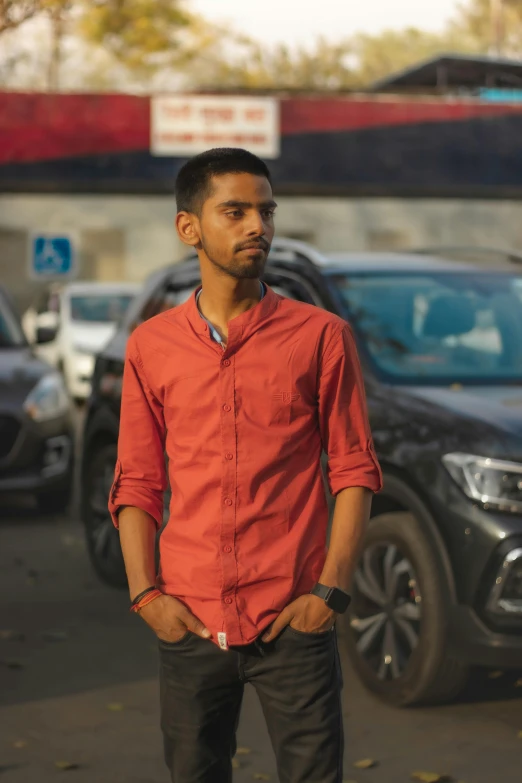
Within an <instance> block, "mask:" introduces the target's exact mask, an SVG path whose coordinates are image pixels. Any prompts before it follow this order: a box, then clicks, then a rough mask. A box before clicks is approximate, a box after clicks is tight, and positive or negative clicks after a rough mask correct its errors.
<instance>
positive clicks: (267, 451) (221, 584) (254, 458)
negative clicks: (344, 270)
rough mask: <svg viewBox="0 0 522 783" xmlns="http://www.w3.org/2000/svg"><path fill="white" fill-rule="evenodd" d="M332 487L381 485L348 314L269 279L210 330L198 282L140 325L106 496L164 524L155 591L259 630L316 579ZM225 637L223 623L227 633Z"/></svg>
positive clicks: (238, 637)
mask: <svg viewBox="0 0 522 783" xmlns="http://www.w3.org/2000/svg"><path fill="white" fill-rule="evenodd" d="M323 449H324V450H325V451H326V452H327V454H328V455H329V467H328V480H329V486H330V489H331V492H332V493H333V494H334V495H335V494H337V493H338V492H339V491H340V490H342V489H344V488H346V487H353V486H362V487H368V488H369V489H371V490H373V491H377V490H379V489H380V487H381V481H382V479H381V473H380V469H379V465H378V462H377V459H376V457H375V453H374V449H373V444H372V438H371V434H370V428H369V425H368V417H367V412H366V402H365V396H364V387H363V381H362V377H361V371H360V367H359V362H358V359H357V353H356V349H355V346H354V342H353V338H352V334H351V330H350V327H349V326H348V324H347V323H346V322H345V321H343V320H341V319H340V318H338V317H337V316H335V315H332V314H331V313H328V312H326V311H325V310H322V309H320V308H318V307H314V306H313V305H307V304H302V303H300V302H295V301H292V300H291V299H287V298H285V297H282V296H278V295H277V294H275V293H274V292H273V291H272V290H271V289H270V288H267V292H266V295H265V297H264V298H263V299H262V300H261V302H259V303H258V304H257V305H256V306H255V307H253V308H251V309H250V310H248V311H247V312H245V313H243V314H242V315H240V316H238V317H237V318H234V319H233V320H232V321H230V322H229V324H228V343H227V348H226V350H223V348H222V347H221V346H220V345H218V344H217V343H216V342H215V341H213V340H212V338H211V336H210V333H209V327H208V324H207V323H206V322H205V321H204V320H203V319H202V318H201V316H200V313H199V311H198V309H197V305H196V298H195V295H193V296H192V297H191V298H190V299H189V300H188V301H187V302H185V303H184V304H182V305H180V306H178V307H175V308H174V309H172V310H168V311H167V312H164V313H161V314H160V315H157V316H156V317H154V318H151V319H150V320H149V321H146V322H145V323H143V324H142V325H141V326H139V327H138V328H137V329H136V330H135V331H134V332H133V334H132V335H131V337H130V339H129V342H128V346H127V356H126V361H125V370H124V379H123V394H122V408H121V423H120V436H119V443H118V461H117V464H116V473H115V480H114V484H113V487H112V490H111V495H110V503H109V508H110V510H111V513H112V514H113V518H114V521H115V524H117V516H116V514H117V510H118V508H119V507H120V506H124V505H126V506H136V507H137V508H140V509H143V510H144V511H146V512H147V513H149V514H150V515H151V516H152V517H153V518H154V519H155V520H156V523H157V525H158V526H160V525H161V524H162V517H163V493H164V491H165V488H166V485H167V479H166V470H165V453H166V454H167V457H168V474H169V480H170V487H171V491H172V498H171V502H170V515H169V521H168V523H167V525H166V527H165V529H164V530H163V532H162V534H161V538H160V572H159V575H158V585H159V587H160V589H161V590H163V591H164V592H165V593H167V594H169V595H173V596H175V597H176V598H179V599H180V600H181V601H183V602H184V603H185V604H186V605H187V606H188V607H189V609H190V610H191V611H192V612H193V613H194V614H195V615H196V616H197V617H199V619H200V620H201V621H202V622H203V623H204V624H205V625H206V626H207V628H208V629H209V630H210V631H211V632H212V635H213V640H214V641H216V642H217V643H219V644H220V645H221V646H223V647H225V646H227V645H242V644H248V643H250V642H252V641H253V640H254V639H255V638H256V637H257V636H258V635H259V634H260V633H261V632H262V631H263V630H264V629H265V627H266V626H267V625H269V624H270V623H271V622H272V621H273V620H274V619H275V617H276V616H277V615H278V613H279V612H280V611H281V610H282V609H283V608H284V607H285V606H286V605H287V604H288V603H290V602H291V601H292V600H294V599H295V598H297V597H298V596H300V595H302V594H304V593H307V592H309V591H310V589H311V588H312V587H313V585H314V584H315V583H316V582H317V581H318V579H319V576H320V574H321V571H322V568H323V565H324V560H325V555H326V532H327V524H328V507H327V502H326V497H325V492H324V485H323V481H322V472H321V465H320V460H321V453H322V451H323ZM218 634H219V636H218Z"/></svg>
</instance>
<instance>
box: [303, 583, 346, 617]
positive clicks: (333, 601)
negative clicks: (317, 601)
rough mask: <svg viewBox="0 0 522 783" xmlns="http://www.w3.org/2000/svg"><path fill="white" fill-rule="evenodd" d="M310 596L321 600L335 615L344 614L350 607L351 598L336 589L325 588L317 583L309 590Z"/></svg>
mask: <svg viewBox="0 0 522 783" xmlns="http://www.w3.org/2000/svg"><path fill="white" fill-rule="evenodd" d="M310 592H311V593H312V595H317V596H318V597H319V598H322V599H323V601H324V602H325V604H326V606H327V607H328V608H329V609H331V610H332V611H333V612H336V613H337V614H344V613H345V612H346V610H347V609H348V607H349V605H350V601H351V600H352V599H351V596H349V595H348V593H345V592H344V590H340V589H339V588H338V587H326V585H322V584H320V583H319V582H317V584H316V585H315V587H312V589H311V590H310Z"/></svg>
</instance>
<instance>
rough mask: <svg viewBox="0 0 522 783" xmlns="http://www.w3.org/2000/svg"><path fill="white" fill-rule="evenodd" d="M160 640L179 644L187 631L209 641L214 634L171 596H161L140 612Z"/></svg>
mask: <svg viewBox="0 0 522 783" xmlns="http://www.w3.org/2000/svg"><path fill="white" fill-rule="evenodd" d="M140 616H141V617H143V619H144V620H145V622H146V623H147V625H149V626H150V627H151V628H152V630H153V631H154V633H155V634H156V636H157V637H158V639H161V640H162V641H164V642H179V641H180V639H182V638H183V637H184V636H185V634H186V633H187V631H191V632H192V633H194V634H196V635H197V636H201V637H202V638H203V639H209V638H210V637H211V636H212V634H211V633H210V631H209V630H208V628H205V626H204V625H203V623H202V622H201V620H198V618H197V617H195V616H194V615H193V614H192V612H190V611H189V610H188V609H187V607H186V606H185V605H184V604H182V603H181V601H178V600H177V599H176V598H172V597H171V596H170V595H161V596H159V598H155V599H154V601H151V602H150V604H147V605H146V606H144V607H143V609H142V610H141V611H140Z"/></svg>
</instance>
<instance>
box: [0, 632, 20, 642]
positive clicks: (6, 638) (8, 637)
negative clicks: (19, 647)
mask: <svg viewBox="0 0 522 783" xmlns="http://www.w3.org/2000/svg"><path fill="white" fill-rule="evenodd" d="M0 639H1V640H2V641H3V642H23V641H25V634H23V633H21V632H20V631H11V630H5V631H0Z"/></svg>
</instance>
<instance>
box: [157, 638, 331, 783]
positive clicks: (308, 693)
mask: <svg viewBox="0 0 522 783" xmlns="http://www.w3.org/2000/svg"><path fill="white" fill-rule="evenodd" d="M159 648H160V663H161V680H160V685H161V728H162V731H163V736H164V743H165V760H166V762H167V766H168V768H169V770H170V774H171V779H172V781H173V783H230V781H231V780H232V758H233V756H234V754H235V752H236V729H237V725H238V721H239V712H240V708H241V701H242V698H243V689H244V686H245V683H247V682H249V683H251V684H252V685H253V686H254V688H255V689H256V691H257V694H258V696H259V699H260V701H261V706H262V708H263V712H264V715H265V720H266V723H267V726H268V731H269V734H270V739H271V741H272V746H273V748H274V751H275V755H276V759H277V768H278V772H279V780H280V783H341V781H342V756H343V727H342V713H341V698H340V697H341V687H342V682H341V672H340V666H339V656H338V652H337V643H336V637H335V632H334V631H327V632H326V633H320V634H308V633H301V632H300V631H295V630H293V629H292V628H290V627H288V628H286V629H285V630H284V631H283V632H282V634H281V635H280V636H279V637H278V638H277V639H275V641H273V642H271V643H269V644H264V643H263V642H261V641H260V640H258V641H256V642H254V643H253V644H249V645H247V646H245V647H235V648H231V649H230V650H228V651H226V652H225V651H223V650H220V649H219V648H218V647H217V646H216V645H215V644H213V643H212V642H209V641H207V640H205V639H201V638H200V637H198V636H194V635H193V634H187V636H185V637H183V639H181V640H180V641H179V642H176V643H174V644H169V643H166V642H161V641H160V643H159Z"/></svg>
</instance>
